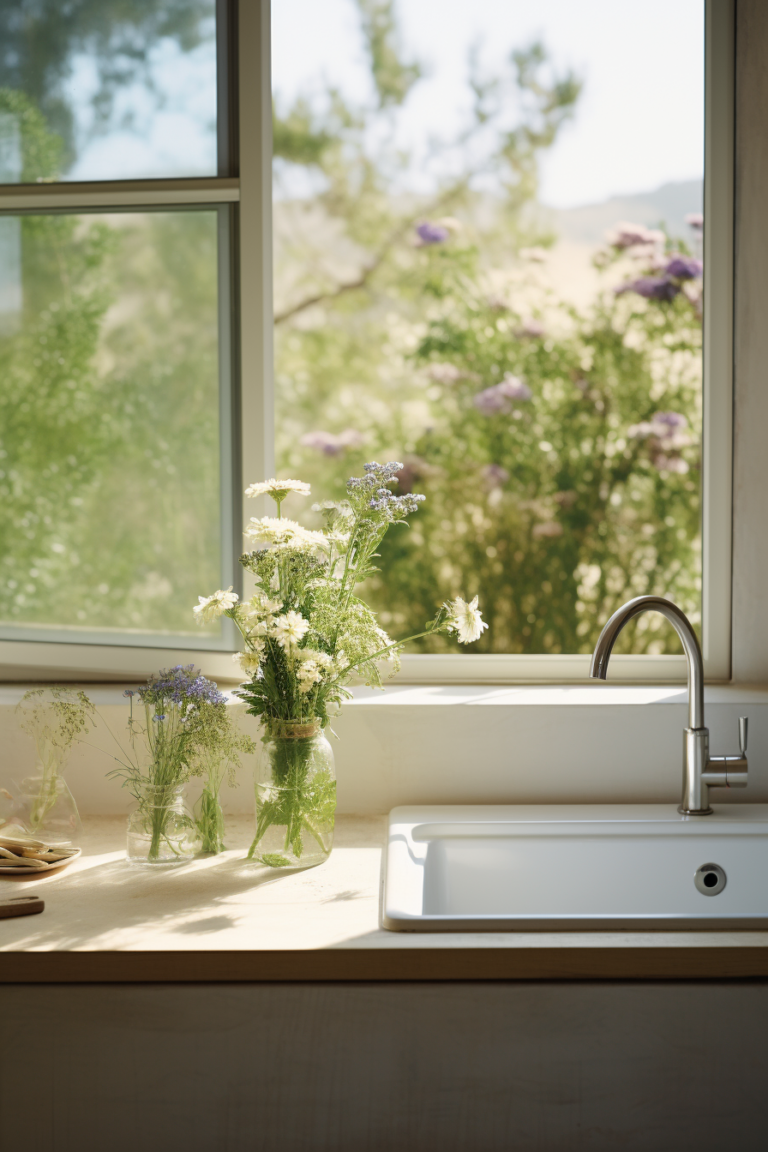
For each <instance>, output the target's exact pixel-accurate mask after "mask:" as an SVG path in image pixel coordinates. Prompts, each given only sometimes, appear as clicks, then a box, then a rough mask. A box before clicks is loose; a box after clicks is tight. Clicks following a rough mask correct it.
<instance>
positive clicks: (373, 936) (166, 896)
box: [0, 816, 768, 983]
mask: <svg viewBox="0 0 768 1152" xmlns="http://www.w3.org/2000/svg"><path fill="white" fill-rule="evenodd" d="M228 831H229V835H228V843H229V844H231V848H230V850H229V851H227V852H225V853H223V854H222V855H221V856H216V857H201V858H199V859H197V860H194V861H192V862H191V863H189V864H187V865H184V866H181V867H178V868H162V867H161V868H157V869H153V868H151V867H141V866H136V865H128V864H126V862H125V850H124V837H125V820H124V819H123V818H106V819H90V820H88V821H87V822H86V834H85V838H84V841H83V855H82V857H81V858H80V859H79V860H77V861H76V862H75V863H74V864H72V865H71V866H70V867H69V868H66V869H63V870H62V871H60V872H56V873H52V874H51V875H49V876H44V877H35V878H30V879H27V878H26V877H18V878H14V877H10V876H6V877H4V878H2V879H0V894H2V895H3V896H10V895H16V894H19V895H20V894H22V893H24V894H31V893H35V894H36V895H39V896H42V897H43V899H44V900H45V911H44V912H43V913H42V914H41V915H37V916H25V917H19V918H17V919H9V920H0V982H5V983H38V982H44V983H70V982H71V983H103V982H120V983H126V982H167V981H173V982H189V981H194V982H208V981H215V982H220V981H327V980H342V981H357V980H375V981H381V980H542V979H543V980H547V979H549V980H552V979H555V980H573V979H577V980H581V979H609V980H610V979H625V980H626V979H707V978H709V979H714V978H731V979H739V978H753V979H754V978H756V977H757V978H760V977H764V978H768V932H675V933H671V932H647V933H632V932H615V933H597V932H590V933H571V932H557V933H552V932H550V933H516V932H477V933H458V932H446V933H432V932H430V933H415V932H413V933H412V932H387V931H385V930H383V929H381V928H380V927H379V889H380V877H381V860H382V848H383V844H384V838H385V832H386V817H385V816H359V817H352V816H346V817H344V816H342V817H340V818H339V820H338V822H337V834H336V846H335V847H334V850H333V853H332V855H331V858H330V860H328V861H327V863H325V864H323V865H321V866H320V867H318V868H311V869H308V870H307V871H305V872H296V873H290V874H283V873H280V874H276V873H275V872H273V871H271V870H270V869H267V868H263V867H260V866H257V865H253V864H248V863H246V862H245V861H244V856H245V852H246V850H247V846H248V843H249V841H250V835H251V834H252V820H251V819H250V818H247V817H233V818H230V819H229V821H228Z"/></svg>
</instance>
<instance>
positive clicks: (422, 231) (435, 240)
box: [416, 220, 450, 244]
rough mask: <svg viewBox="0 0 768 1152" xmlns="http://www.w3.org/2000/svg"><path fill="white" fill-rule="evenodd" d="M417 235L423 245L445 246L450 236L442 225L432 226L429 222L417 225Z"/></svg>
mask: <svg viewBox="0 0 768 1152" xmlns="http://www.w3.org/2000/svg"><path fill="white" fill-rule="evenodd" d="M416 234H417V236H418V237H419V240H420V241H421V243H422V244H443V243H444V242H445V241H446V240H447V239H448V237H449V236H450V232H449V231H448V229H447V228H444V227H443V226H442V224H430V222H429V220H424V221H423V222H422V223H421V224H417V225H416Z"/></svg>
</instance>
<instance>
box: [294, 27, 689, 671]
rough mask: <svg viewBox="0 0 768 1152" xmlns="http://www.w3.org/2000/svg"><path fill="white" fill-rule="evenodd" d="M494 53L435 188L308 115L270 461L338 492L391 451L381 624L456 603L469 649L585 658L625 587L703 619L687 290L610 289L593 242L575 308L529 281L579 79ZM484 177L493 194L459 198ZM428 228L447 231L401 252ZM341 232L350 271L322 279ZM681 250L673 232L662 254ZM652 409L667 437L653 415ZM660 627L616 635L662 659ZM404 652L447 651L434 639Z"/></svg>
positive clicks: (356, 131) (363, 138)
mask: <svg viewBox="0 0 768 1152" xmlns="http://www.w3.org/2000/svg"><path fill="white" fill-rule="evenodd" d="M510 62H511V67H510V70H509V72H508V73H507V74H505V75H501V76H488V75H486V74H484V73H483V71H482V69H481V68H480V66H479V63H478V61H477V57H476V55H475V56H474V57H472V58H471V60H470V63H471V77H472V79H471V83H472V88H473V91H474V95H475V107H474V113H473V119H472V122H471V123H470V124H469V125H468V127H467V128H466V131H465V132H464V133H463V134H462V135H461V136H460V137H458V138H456V139H454V140H451V141H446V142H445V149H446V152H447V153H449V154H450V155H451V156H455V155H456V153H458V154H459V155H462V154H463V155H464V157H465V159H464V163H463V165H462V166H461V169H460V170H459V169H458V168H457V172H458V174H457V175H456V176H455V178H454V179H452V180H450V181H448V180H444V181H443V183H442V185H441V186H440V188H439V189H438V191H437V192H436V193H435V195H434V196H433V197H429V198H428V197H423V196H422V197H416V196H405V195H402V194H397V193H396V192H395V191H394V189H395V188H396V186H397V180H398V178H399V176H400V174H401V173H402V171H403V168H404V167H405V166H406V163H407V161H403V160H401V162H400V165H399V167H398V165H397V164H396V163H394V161H393V157H392V156H391V154H390V153H389V152H388V151H387V150H386V148H385V147H384V148H382V149H381V150H380V151H379V152H378V153H373V152H371V151H370V148H371V145H370V141H371V140H372V139H376V138H378V137H377V135H376V133H375V132H372V131H371V127H372V125H373V123H374V114H373V113H371V112H366V111H365V110H361V109H357V110H356V109H348V110H347V111H348V123H349V125H350V126H349V127H344V126H343V125H341V124H335V125H334V124H332V123H331V121H330V120H328V121H327V122H326V128H327V130H328V131H329V132H330V133H331V134H333V133H334V132H335V134H336V139H337V146H336V147H335V148H334V147H333V146H332V145H328V146H327V147H326V150H325V152H324V154H323V156H324V158H323V160H322V162H321V165H320V167H321V170H322V172H323V175H324V176H325V178H326V184H325V185H324V186H323V187H322V188H321V190H320V191H319V192H318V194H317V196H316V197H315V198H314V202H313V206H312V213H313V214H312V215H311V217H310V216H309V208H308V206H307V205H306V204H304V205H303V206H302V205H300V204H299V203H298V202H297V203H281V202H278V205H277V212H278V220H280V219H281V214H282V218H284V220H285V224H284V225H283V226H282V227H284V228H285V229H286V231H288V230H289V225H290V234H291V240H290V242H288V241H283V240H282V239H280V237H281V235H282V233H280V232H279V233H278V246H277V262H276V266H277V285H278V290H279V291H278V306H277V322H278V327H277V337H276V371H277V395H278V459H279V461H280V466H281V468H282V469H283V470H285V472H286V473H288V474H295V473H296V472H300V474H301V475H302V476H304V477H305V478H306V479H308V480H310V481H311V482H312V483H313V485H314V484H317V485H322V487H323V488H324V489H325V490H326V491H330V493H331V495H341V493H342V491H343V483H344V478H345V476H346V475H348V474H349V471H350V470H351V469H354V468H355V467H357V466H359V464H360V463H362V461H363V460H364V459H366V458H371V457H378V458H385V459H386V458H392V457H397V458H399V459H401V460H403V461H404V464H405V468H404V470H403V471H402V472H401V473H400V481H401V487H400V491H405V492H418V493H423V494H425V495H426V496H427V497H428V499H427V502H426V505H425V508H424V511H423V512H421V513H420V515H419V518H418V522H417V523H415V524H414V527H413V528H412V529H411V530H410V531H408V532H397V533H392V534H390V536H389V537H388V538H387V540H386V542H384V543H383V545H382V548H381V559H380V561H379V562H378V567H379V568H380V569H381V571H380V572H377V571H372V572H371V573H370V579H369V582H368V584H367V585H366V600H367V602H368V603H369V604H370V606H371V608H372V609H373V610H374V611H376V612H377V613H378V615H379V619H380V621H381V623H382V625H383V626H384V627H385V628H386V629H387V630H388V631H390V632H393V633H394V634H395V635H408V634H409V633H415V632H417V631H418V630H419V629H420V628H422V627H423V621H424V620H425V619H428V618H429V617H430V616H431V615H432V614H433V613H434V611H435V607H436V606H437V605H438V604H440V603H441V602H445V601H446V600H449V599H450V598H451V597H453V596H455V595H456V594H457V592H458V591H462V594H463V591H464V590H465V589H466V590H467V591H468V592H469V595H473V594H475V593H479V594H480V595H481V597H482V601H483V611H484V613H485V614H486V615H487V617H488V618H489V622H490V625H491V627H490V628H489V630H488V632H487V633H486V634H485V635H484V636H483V637H482V638H481V639H480V640H479V641H478V650H479V651H486V652H523V653H538V652H587V651H590V650H591V648H592V646H593V645H594V641H595V639H596V637H597V635H598V634H599V631H600V628H601V626H602V623H603V622H604V620H605V619H606V618H607V616H608V615H609V614H610V612H612V611H613V610H614V609H615V608H616V607H618V605H619V604H620V603H621V602H622V601H623V600H625V599H627V598H628V597H629V596H632V595H638V594H641V593H646V592H653V593H658V594H663V595H667V596H670V597H672V598H673V599H675V600H676V602H677V603H678V604H680V606H681V607H682V608H683V609H684V611H686V612H687V613H689V614H690V616H691V617H692V619H693V620H694V621H697V620H698V618H699V613H700V597H701V589H700V574H699V544H700V531H699V519H700V480H699V469H700V447H699V443H698V440H699V429H700V425H701V413H700V394H701V325H700V305H699V300H698V297H697V289H698V285H696V284H688V285H685V286H682V287H683V290H680V291H678V293H677V295H676V296H675V297H674V299H672V300H670V301H666V300H655V299H644V298H642V297H641V296H639V295H638V294H636V293H632V292H626V293H623V294H621V295H616V294H615V293H614V291H613V289H614V288H615V287H616V286H617V284H618V283H619V278H620V276H621V275H622V274H624V275H629V274H630V273H629V271H628V265H627V263H626V257H622V256H621V253H618V252H614V253H610V252H608V253H606V252H604V253H599V254H598V256H599V262H600V264H601V266H602V268H603V286H602V287H601V288H600V289H599V290H598V292H597V293H596V295H595V299H594V301H593V303H592V304H591V305H590V306H588V307H584V308H579V309H576V308H575V307H573V306H571V305H569V304H567V303H565V302H564V301H563V300H561V299H559V298H558V297H557V295H556V294H555V293H554V292H552V291H549V292H547V291H544V290H543V289H542V288H541V286H540V284H539V283H538V282H537V281H536V277H535V276H534V275H533V273H532V272H531V271H530V265H527V264H526V260H525V256H524V253H525V250H526V248H530V247H531V246H545V247H546V246H548V245H550V244H551V243H552V242H553V240H554V239H555V238H554V237H553V236H551V235H548V234H547V233H546V232H545V231H544V230H543V229H542V228H541V226H540V225H539V223H538V219H539V217H538V214H537V212H536V210H535V198H536V195H537V191H538V171H539V165H540V160H541V157H542V154H543V152H545V151H546V150H547V149H548V148H550V147H551V146H552V145H553V143H554V142H555V141H556V140H557V138H558V134H559V132H560V131H561V129H562V126H563V124H564V123H565V122H566V121H567V120H568V119H569V118H570V117H571V116H572V115H573V114H574V112H575V110H576V108H577V106H578V98H579V94H580V90H581V86H580V81H579V80H578V78H577V77H575V76H574V75H573V74H570V73H566V74H562V75H558V74H556V73H554V72H553V70H552V68H551V67H550V65H549V62H548V60H547V56H546V52H545V50H544V48H543V47H542V45H540V44H533V45H531V46H529V47H528V48H526V49H523V50H520V51H515V52H513V53H512V54H511V57H510ZM405 107H406V108H407V103H406V105H405ZM510 108H513V109H515V110H516V117H517V119H516V120H515V121H514V122H511V121H510V112H509V109H510ZM361 124H364V126H365V127H364V128H362V127H361ZM478 141H481V142H483V141H484V142H485V145H484V147H485V150H484V151H483V148H481V147H480V146H479V145H478ZM472 145H474V147H472ZM480 175H483V176H484V177H485V178H488V177H490V178H492V179H493V180H494V181H495V185H494V186H495V188H496V189H497V191H496V192H494V193H492V194H491V193H480V192H478V191H476V190H475V189H476V180H477V177H478V176H480ZM276 179H277V187H278V189H279V187H280V171H279V167H278V171H277V176H276ZM352 188H354V189H355V194H354V195H352V194H351V193H350V190H351V189H352ZM308 219H311V221H312V224H311V225H310V224H309V223H307V220H308ZM424 220H427V221H435V222H436V225H437V226H438V227H439V228H441V229H442V232H443V233H444V234H445V236H444V238H443V239H441V240H439V241H435V242H428V243H427V242H423V243H420V242H418V241H417V234H416V232H415V228H416V226H417V225H418V224H419V223H420V222H422V221H424ZM342 239H343V241H344V243H345V244H346V245H347V247H346V248H344V249H343V251H344V252H345V260H344V263H345V267H348V266H349V265H350V264H352V265H353V266H354V263H355V260H356V261H357V266H358V268H359V269H360V271H359V273H358V274H354V273H353V274H349V273H345V274H344V275H335V276H334V275H333V273H332V272H331V271H329V269H332V268H333V255H332V254H333V253H334V252H335V251H336V250H337V248H338V247H339V245H340V244H341V241H342ZM680 251H685V245H684V244H682V243H681V242H680V241H676V240H673V239H672V238H668V239H667V242H666V255H667V256H669V255H670V254H672V253H674V252H680ZM661 255H662V253H661V252H660V251H657V252H656V258H657V259H658V258H659V257H660V256H661ZM622 260H623V263H622ZM289 270H290V276H289V275H288V272H289ZM635 274H637V273H636V272H635ZM680 287H681V286H680V285H678V288H680ZM510 378H511V379H516V380H519V381H520V382H521V383H522V385H523V386H524V389H525V390H527V393H528V395H529V398H528V399H526V398H524V397H523V398H521V397H522V394H521V397H518V399H513V398H509V399H508V401H507V400H504V401H503V402H502V403H500V405H499V408H498V410H497V411H491V410H489V407H488V405H489V403H490V402H488V401H484V399H483V398H481V396H480V394H481V393H484V392H485V390H487V389H494V388H497V387H498V386H500V385H502V384H503V383H504V381H505V379H507V380H509V379H510ZM665 413H672V414H673V417H674V418H678V417H679V418H680V420H681V423H680V425H679V428H678V432H677V433H676V434H675V436H672V434H671V432H670V435H669V436H667V435H666V433H664V428H663V425H658V423H657V424H654V418H655V417H657V416H659V414H661V416H662V417H663V416H664V414H665ZM643 425H647V426H648V427H649V428H650V426H653V431H649V430H647V429H646V431H643V430H642V428H641V426H643ZM683 425H685V427H684V428H683ZM659 428H661V433H659ZM662 627H663V625H662V624H661V622H659V621H655V620H654V619H653V618H652V617H646V618H643V619H642V620H641V621H640V622H638V624H637V626H636V627H633V628H631V629H627V630H626V634H625V635H623V636H622V639H621V645H622V647H623V648H624V649H629V648H631V650H633V651H639V652H643V651H675V650H676V639H675V637H674V636H672V635H668V634H667V632H666V631H660V629H661V628H662ZM416 643H417V646H418V648H419V650H421V651H428V652H435V651H443V650H447V641H446V638H445V635H444V634H442V633H431V634H429V635H428V636H424V637H423V638H422V639H421V640H419V641H417V642H416Z"/></svg>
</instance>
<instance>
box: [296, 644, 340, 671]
mask: <svg viewBox="0 0 768 1152" xmlns="http://www.w3.org/2000/svg"><path fill="white" fill-rule="evenodd" d="M299 657H300V659H301V660H303V661H304V662H305V663H312V664H316V665H317V667H318V668H320V669H324V670H328V669H329V668H333V657H332V656H329V655H328V653H327V652H320V651H319V650H318V649H317V648H302V649H301V652H299Z"/></svg>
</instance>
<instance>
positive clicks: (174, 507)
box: [0, 0, 241, 669]
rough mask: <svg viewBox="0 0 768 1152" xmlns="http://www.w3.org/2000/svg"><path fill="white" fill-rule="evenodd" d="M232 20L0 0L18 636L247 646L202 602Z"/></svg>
mask: <svg viewBox="0 0 768 1152" xmlns="http://www.w3.org/2000/svg"><path fill="white" fill-rule="evenodd" d="M228 24H229V20H228V11H227V8H226V6H225V5H223V4H219V5H217V4H216V3H215V0H183V2H182V0H152V2H150V3H149V4H135V5H131V4H128V5H125V4H119V5H110V4H109V3H105V4H103V5H100V6H97V7H92V8H88V7H87V6H86V7H82V6H79V7H77V8H76V9H74V10H72V11H70V10H69V9H67V8H66V7H62V6H61V5H60V4H58V3H54V2H52V0H51V2H47V0H45V2H43V3H36V4H34V5H33V4H28V3H24V2H20V3H6V4H4V5H3V6H2V8H0V45H1V46H2V47H1V48H0V179H2V181H3V184H4V187H3V189H2V192H3V198H2V200H0V209H1V210H2V216H0V250H1V251H2V254H3V257H4V259H3V260H2V265H1V270H0V365H1V367H2V372H1V374H0V375H1V379H2V383H1V384H0V395H2V412H3V418H2V430H1V431H0V440H2V443H1V444H0V492H1V494H2V501H0V506H1V507H2V509H3V511H2V512H0V525H1V527H0V535H1V536H2V539H3V547H2V555H0V638H2V640H3V641H5V642H6V644H8V643H10V644H12V645H13V646H14V647H13V648H12V649H11V651H10V659H11V660H13V658H14V652H18V650H19V645H20V644H22V643H25V642H26V645H27V649H26V650H27V652H28V658H29V659H31V660H35V659H38V660H40V662H41V663H47V662H48V661H50V659H51V656H52V657H53V660H54V661H55V662H59V661H61V660H62V659H63V660H69V661H71V662H72V663H73V664H74V665H75V666H76V667H77V666H79V667H88V666H89V662H91V663H92V666H93V667H94V669H97V668H98V666H99V664H100V663H101V664H102V666H103V662H104V656H105V655H106V654H105V653H102V655H101V657H100V656H99V655H98V654H94V653H93V651H92V649H93V646H99V647H102V648H105V649H106V648H115V646H121V647H123V648H125V647H128V646H131V647H135V648H139V647H142V648H150V649H152V648H154V649H157V648H160V649H164V650H168V649H184V648H194V649H196V650H202V651H209V652H215V651H222V652H230V651H231V650H232V647H233V635H232V634H231V632H230V631H229V630H228V626H229V622H228V621H225V622H224V627H223V628H218V627H215V626H214V627H210V626H208V627H206V628H205V629H202V630H199V629H196V627H195V624H194V620H193V619H192V617H191V605H192V604H194V603H195V602H196V597H197V594H198V593H199V591H200V589H204V588H207V587H209V586H218V585H219V584H221V585H223V586H224V587H226V586H227V585H229V584H232V583H234V582H235V581H236V580H237V579H238V576H237V571H236V568H237V565H236V555H237V552H236V549H237V544H238V543H239V540H238V539H237V536H238V535H239V534H238V533H237V532H236V531H235V524H234V519H235V515H239V501H238V499H237V496H236V494H237V493H238V492H239V491H240V488H241V484H240V476H239V473H238V475H237V477H235V476H234V474H233V460H234V459H235V458H236V456H237V454H236V453H235V451H234V447H235V446H234V439H233V435H234V428H235V411H234V405H235V403H236V380H235V376H234V371H233V366H234V363H235V350H234V348H233V333H234V330H235V329H234V324H233V298H234V296H235V287H236V286H235V283H234V274H235V271H236V268H235V262H234V260H233V251H232V249H233V244H234V238H235V234H236V227H237V224H236V218H235V212H236V210H235V208H234V205H233V202H232V201H233V192H234V193H235V194H236V182H234V187H233V181H232V180H231V178H230V177H231V169H232V168H233V165H234V160H235V157H234V154H233V149H232V148H231V146H230V140H231V136H232V132H231V128H232V122H233V117H232V112H233V109H231V108H230V107H229V100H228V89H227V82H228V77H229V66H228V45H227V37H228ZM235 198H236V196H235ZM75 644H78V645H82V646H83V647H82V648H78V649H76V648H74V647H73V646H74V645H75ZM41 646H44V647H41ZM36 654H37V655H36ZM73 654H74V658H73ZM159 658H160V655H159V654H156V655H155V656H147V657H146V658H145V659H151V660H152V662H153V663H154V662H155V660H156V659H159ZM110 659H111V663H112V665H113V666H115V667H116V668H117V667H119V663H120V657H119V655H117V656H116V657H113V658H110V657H109V656H107V661H110Z"/></svg>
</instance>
